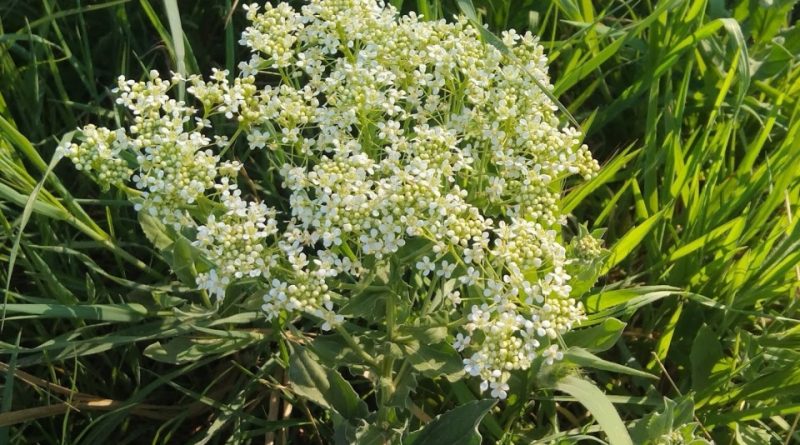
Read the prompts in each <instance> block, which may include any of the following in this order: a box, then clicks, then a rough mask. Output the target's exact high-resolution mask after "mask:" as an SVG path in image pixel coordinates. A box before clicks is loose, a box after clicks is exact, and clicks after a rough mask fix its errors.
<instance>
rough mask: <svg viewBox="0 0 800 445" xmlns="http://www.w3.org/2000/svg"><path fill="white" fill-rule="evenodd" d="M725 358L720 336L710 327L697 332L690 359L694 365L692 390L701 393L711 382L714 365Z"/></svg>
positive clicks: (704, 327)
mask: <svg viewBox="0 0 800 445" xmlns="http://www.w3.org/2000/svg"><path fill="white" fill-rule="evenodd" d="M722 357H723V354H722V346H721V345H720V344H719V336H718V335H717V334H716V333H715V332H714V330H713V329H711V328H710V327H708V325H705V324H704V325H703V326H701V327H700V329H699V330H698V331H697V335H696V336H695V337H694V342H693V343H692V350H691V352H690V353H689V359H690V361H691V363H692V389H694V390H695V391H701V390H703V389H705V388H706V387H707V386H708V385H709V383H710V380H711V373H712V370H713V369H714V365H715V364H716V363H717V362H719V361H720V360H721V359H722Z"/></svg>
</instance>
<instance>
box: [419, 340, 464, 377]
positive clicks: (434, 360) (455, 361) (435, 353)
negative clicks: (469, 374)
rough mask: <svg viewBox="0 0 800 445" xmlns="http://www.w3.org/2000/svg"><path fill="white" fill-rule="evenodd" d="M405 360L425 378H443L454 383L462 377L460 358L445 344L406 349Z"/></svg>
mask: <svg viewBox="0 0 800 445" xmlns="http://www.w3.org/2000/svg"><path fill="white" fill-rule="evenodd" d="M407 353H408V356H407V358H406V359H407V360H408V361H409V363H411V366H412V367H413V368H414V369H415V370H417V371H418V372H420V373H421V374H422V375H424V376H425V377H429V378H437V377H440V376H444V378H446V379H447V380H448V381H450V382H455V381H456V380H458V379H460V378H461V377H462V376H463V375H464V364H463V361H462V359H461V356H460V355H459V354H458V352H457V351H456V350H455V349H453V347H452V346H450V345H449V344H447V343H438V344H426V343H422V344H420V345H419V346H418V347H417V348H413V349H412V348H407Z"/></svg>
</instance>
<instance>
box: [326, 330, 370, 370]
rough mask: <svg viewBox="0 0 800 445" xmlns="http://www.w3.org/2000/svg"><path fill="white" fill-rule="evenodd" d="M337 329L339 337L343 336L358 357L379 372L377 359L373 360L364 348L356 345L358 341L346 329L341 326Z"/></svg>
mask: <svg viewBox="0 0 800 445" xmlns="http://www.w3.org/2000/svg"><path fill="white" fill-rule="evenodd" d="M335 329H336V332H337V333H338V334H339V335H341V336H342V338H344V341H345V342H347V345H348V346H350V348H352V349H353V351H355V352H356V354H358V356H359V357H361V359H362V360H364V362H366V363H367V365H369V366H370V367H371V368H372V369H374V370H376V371H377V370H378V368H379V366H378V362H376V361H375V359H374V358H372V356H370V355H369V354H367V351H365V350H364V348H362V347H361V345H359V344H358V343H356V341H355V339H354V338H353V336H352V335H350V333H349V332H347V330H346V329H344V328H343V327H341V326H336V328H335Z"/></svg>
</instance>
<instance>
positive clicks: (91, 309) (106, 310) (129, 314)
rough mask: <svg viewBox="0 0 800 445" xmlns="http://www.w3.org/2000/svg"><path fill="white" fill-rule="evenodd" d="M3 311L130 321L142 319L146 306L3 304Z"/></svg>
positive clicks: (39, 316)
mask: <svg viewBox="0 0 800 445" xmlns="http://www.w3.org/2000/svg"><path fill="white" fill-rule="evenodd" d="M2 307H3V310H4V311H5V312H8V313H11V314H28V315H35V316H36V317H37V318H63V319H72V320H98V321H115V322H132V321H139V320H142V319H144V318H145V317H146V316H147V315H148V311H147V308H146V307H144V306H142V305H141V304H136V303H131V304H82V305H63V304H40V303H31V304H16V303H13V304H4V305H2Z"/></svg>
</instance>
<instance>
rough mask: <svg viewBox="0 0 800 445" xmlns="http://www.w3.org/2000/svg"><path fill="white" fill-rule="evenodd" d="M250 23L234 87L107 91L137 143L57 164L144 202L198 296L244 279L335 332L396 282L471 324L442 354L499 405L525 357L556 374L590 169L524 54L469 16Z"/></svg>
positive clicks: (351, 11) (285, 16)
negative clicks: (368, 292)
mask: <svg viewBox="0 0 800 445" xmlns="http://www.w3.org/2000/svg"><path fill="white" fill-rule="evenodd" d="M244 9H245V11H246V17H247V20H248V22H249V25H248V26H247V27H246V29H245V31H244V32H243V33H242V35H241V39H240V43H241V44H242V45H244V47H245V50H246V51H248V52H249V54H250V55H249V58H248V59H247V60H245V61H242V62H241V63H240V64H239V65H238V66H239V70H240V72H239V73H238V74H236V75H233V74H234V73H230V72H228V71H225V70H212V72H211V75H210V76H208V77H207V78H203V77H201V76H198V75H192V76H189V77H188V78H187V79H182V78H180V76H172V77H171V78H169V79H164V78H161V77H160V76H159V74H158V73H157V72H151V73H149V76H147V78H146V79H145V80H142V81H134V80H130V79H125V78H120V79H118V86H117V88H116V89H115V93H116V95H117V103H118V104H119V105H121V106H123V107H125V108H126V109H127V110H128V111H129V113H130V115H131V116H132V119H131V122H130V123H129V125H128V126H127V127H125V128H121V129H114V130H112V129H107V128H100V127H96V126H93V125H87V126H85V127H84V128H83V129H82V130H81V131H80V132H78V137H77V141H76V142H75V143H70V144H66V145H64V146H62V147H60V148H59V152H60V153H63V154H64V155H65V156H67V157H69V158H70V159H71V160H72V161H73V163H74V165H75V166H76V168H77V169H79V170H82V171H85V172H87V173H88V174H90V175H92V176H93V178H94V179H95V180H96V181H97V182H98V183H99V184H100V185H101V186H102V187H103V188H109V187H112V186H115V187H119V186H125V187H130V188H135V191H134V193H136V198H135V199H136V203H135V209H136V211H138V212H141V216H142V218H150V219H152V220H155V222H158V223H161V224H163V225H164V226H166V227H167V228H168V229H169V230H170V233H171V234H172V235H174V236H176V237H177V236H181V237H187V238H189V239H190V241H191V246H189V247H188V248H191V249H192V252H193V254H194V253H196V254H197V255H198V256H200V257H202V261H198V264H197V266H198V272H199V273H198V274H197V277H196V283H197V286H198V288H200V289H203V290H205V291H207V292H209V293H211V294H212V295H213V296H214V297H215V298H216V299H217V300H222V299H223V298H224V297H225V294H226V292H228V291H229V289H230V286H231V285H233V284H235V283H237V282H246V283H247V288H248V289H259V291H258V293H259V295H263V305H262V309H263V311H264V313H265V315H266V317H267V319H269V320H294V319H295V318H293V317H286V316H285V315H298V314H306V315H308V316H309V317H310V318H311V319H313V320H315V321H316V322H318V323H319V324H318V326H319V327H320V328H321V329H322V330H330V329H333V328H335V327H337V326H338V325H341V324H342V323H343V320H344V318H343V317H342V316H341V315H340V314H338V313H337V307H338V306H339V305H341V304H342V303H344V302H346V301H347V298H349V297H350V296H352V295H353V292H355V291H353V289H354V287H356V288H357V287H359V286H353V283H361V282H366V280H367V279H371V278H369V277H374V276H376V275H378V274H377V272H378V268H383V267H385V266H386V265H391V267H399V268H401V270H399V271H392V273H391V274H389V276H392V277H411V279H410V280H409V281H410V282H409V283H408V285H409V286H411V288H413V289H414V292H416V295H413V301H414V302H423V303H422V304H426V305H427V304H429V303H430V301H431V300H428V299H427V297H430V298H432V300H433V301H437V300H441V299H446V300H447V301H449V302H450V303H452V304H441V305H438V306H436V307H437V309H435V310H437V311H442V312H445V311H446V312H447V314H439V315H442V318H445V317H449V319H450V320H456V319H459V318H461V317H466V320H467V321H466V323H465V324H464V325H463V327H459V330H460V331H462V332H463V333H461V332H459V333H456V332H451V333H450V335H453V334H457V335H455V339H456V341H455V343H454V347H455V348H456V349H458V350H459V351H460V352H461V353H462V354H463V357H464V358H463V363H464V370H465V371H466V373H467V374H469V375H470V376H474V377H478V378H479V379H480V380H481V381H482V382H483V384H482V385H481V387H482V390H483V391H487V390H489V389H490V388H491V396H492V397H495V398H499V399H502V398H505V397H507V393H508V390H509V389H508V385H507V382H508V379H509V378H510V375H511V373H512V372H516V371H524V370H526V369H529V367H530V366H531V364H532V361H533V360H534V359H536V358H537V357H543V358H544V360H545V363H547V364H553V363H554V362H555V361H556V360H560V359H561V358H562V357H563V354H562V353H561V352H560V351H559V350H558V348H557V346H555V345H554V340H555V339H557V338H558V336H559V335H561V334H563V333H565V332H566V331H568V330H570V329H572V327H573V326H575V325H576V324H577V323H579V322H580V321H581V320H582V319H583V318H584V317H585V316H584V308H583V306H582V305H581V303H580V302H579V301H577V300H576V299H575V296H574V295H572V293H573V290H572V287H571V285H570V280H571V279H572V277H571V276H570V275H569V273H567V270H572V269H571V268H570V265H573V264H574V261H573V260H576V259H573V258H568V254H567V249H566V248H565V247H564V245H563V241H562V237H561V230H562V227H561V225H560V224H561V223H562V222H563V221H564V220H565V216H566V215H563V214H562V212H561V209H560V206H559V201H560V191H561V188H560V187H561V184H563V183H564V179H565V178H566V177H568V176H570V175H579V176H582V177H584V178H589V177H591V176H592V175H593V174H594V173H595V172H596V171H597V170H598V168H599V167H598V164H597V162H596V161H595V160H594V159H592V157H591V154H590V153H589V150H588V148H587V147H586V146H585V145H584V144H583V143H582V135H581V134H580V133H579V132H578V130H576V129H574V128H572V127H570V126H568V125H564V124H562V119H561V117H560V116H559V115H558V114H557V111H558V107H557V106H556V105H555V104H554V103H553V102H551V100H550V99H549V98H548V94H547V93H546V92H545V91H542V89H541V88H542V86H544V88H545V89H548V88H552V85H551V82H550V78H549V76H548V73H547V57H546V55H545V53H544V48H543V47H542V46H541V45H540V44H539V43H538V41H537V39H536V37H535V36H533V35H532V34H530V33H526V34H524V35H519V34H517V33H515V32H508V33H505V34H504V36H503V42H504V44H505V45H506V46H507V47H508V51H507V52H505V51H500V50H498V49H497V48H496V47H494V46H492V45H490V44H487V43H486V42H485V41H483V39H482V38H481V36H480V32H479V30H477V29H476V28H475V27H473V26H472V25H471V24H470V23H469V21H468V20H467V19H465V18H463V17H459V18H456V19H455V20H453V21H450V22H447V21H445V20H438V21H428V20H422V19H420V17H418V16H416V15H413V14H412V15H406V16H401V15H400V14H399V13H398V11H397V9H395V8H394V7H393V6H391V5H387V4H385V2H382V1H376V0H347V1H341V0H310V1H308V2H305V4H304V6H302V7H300V8H293V7H292V6H290V5H289V4H287V3H279V4H277V5H271V4H265V5H263V6H259V5H256V4H252V5H247V6H245V8H244ZM181 82H185V83H186V85H187V88H186V91H187V92H188V93H189V94H188V96H190V97H191V99H189V100H187V101H181V100H177V99H175V98H174V97H175V96H176V95H175V93H174V91H173V87H174V86H175V85H177V84H179V83H181ZM226 120H227V122H226ZM212 122H214V125H212ZM219 122H222V123H224V125H220V124H218V123H219ZM225 159H228V160H225ZM234 159H238V161H235V160H234ZM271 181H275V182H276V183H268V182H271ZM125 190H126V191H127V190H129V189H128V188H126V189H125ZM575 245H576V247H577V248H578V249H570V252H572V251H573V250H577V251H578V252H579V253H578V254H577V255H580V256H581V257H582V258H583V257H586V258H588V257H590V256H592V255H598V254H600V253H602V252H601V250H600V247H599V245H598V243H597V242H595V241H593V240H592V239H591V238H589V237H586V238H585V239H581V240H577V241H575ZM411 246H415V247H414V248H415V249H417V250H416V252H415V253H413V254H409V252H408V249H409V248H410V247H411ZM570 255H572V254H570ZM407 258H418V260H416V261H407V260H406V259H407ZM398 260H402V261H398ZM578 260H580V258H578ZM406 262H407V263H406ZM395 272H397V273H395ZM420 275H421V276H423V277H430V278H436V279H434V280H431V279H420ZM438 278H441V280H439V279H438ZM399 279H405V278H399ZM433 283H437V284H435V285H436V286H438V287H437V288H429V287H428V286H432V285H434V284H433ZM392 284H394V283H392ZM237 289H238V288H237ZM415 309H416V306H415ZM369 321H370V322H372V321H374V320H369Z"/></svg>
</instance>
